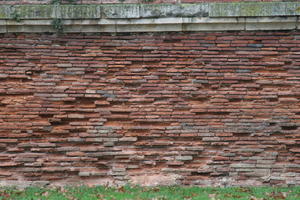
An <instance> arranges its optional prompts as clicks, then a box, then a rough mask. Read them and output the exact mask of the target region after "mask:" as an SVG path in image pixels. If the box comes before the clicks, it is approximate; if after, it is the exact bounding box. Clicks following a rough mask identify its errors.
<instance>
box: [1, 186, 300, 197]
mask: <svg viewBox="0 0 300 200" xmlns="http://www.w3.org/2000/svg"><path fill="white" fill-rule="evenodd" d="M119 199H120V200H125V199H127V200H129V199H130V200H131V199H132V200H169V199H170V200H299V199H300V186H297V187H288V188H287V187H286V188H284V187H281V188H280V187H227V188H212V187H205V188H202V187H180V186H163V187H137V186H134V187H133V186H123V187H118V188H114V187H104V186H98V187H86V186H81V187H64V188H38V187H28V188H26V189H24V190H18V189H15V188H0V200H119Z"/></svg>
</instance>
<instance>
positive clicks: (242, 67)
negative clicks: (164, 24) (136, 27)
mask: <svg viewBox="0 0 300 200" xmlns="http://www.w3.org/2000/svg"><path fill="white" fill-rule="evenodd" d="M299 36H300V32H297V31H276V32H213V33H156V34H151V33H147V34H146V33H139V34H87V35H85V34H65V35H58V36H57V35H55V34H2V35H0V82H1V84H0V161H1V162H0V180H1V181H12V180H19V181H50V182H53V183H54V182H60V181H61V182H62V181H64V182H68V183H71V182H78V181H83V182H85V183H91V184H97V183H104V182H105V181H108V182H112V183H122V182H128V181H132V182H135V183H141V184H146V185H147V184H151V183H152V184H153V180H155V181H156V182H155V183H157V184H164V183H166V184H171V183H174V182H176V183H181V184H195V185H218V184H220V185H235V184H238V185H243V184H299V183H300V179H299V178H298V177H299V173H300V159H299V158H300V149H299V144H300V135H299V119H300V109H299V105H300V103H299V98H300V89H299V88H300V73H299V66H298V65H299V63H300V54H299V49H300V48H299V46H300V40H299V38H300V37H299ZM170 180H171V182H168V181H170ZM172 181H173V182H172Z"/></svg>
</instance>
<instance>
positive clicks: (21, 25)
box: [0, 2, 300, 33]
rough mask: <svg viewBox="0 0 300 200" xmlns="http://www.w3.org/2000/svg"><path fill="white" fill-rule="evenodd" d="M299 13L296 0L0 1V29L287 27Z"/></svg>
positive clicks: (294, 25) (291, 26)
mask: <svg viewBox="0 0 300 200" xmlns="http://www.w3.org/2000/svg"><path fill="white" fill-rule="evenodd" d="M298 15H300V2H255V3H250V2H248V3H245V2H238V3H196V4H105V5H99V4H97V5H96V4H95V5H91V4H90V5H60V4H55V5H0V32H2V33H3V32H55V31H56V30H55V28H53V20H58V19H59V23H60V24H59V25H60V26H63V27H64V31H66V32H152V31H153V32H155V31H227V30H284V29H287V30H290V29H298V23H299V22H298V21H299V19H298ZM30 29H31V31H30Z"/></svg>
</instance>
